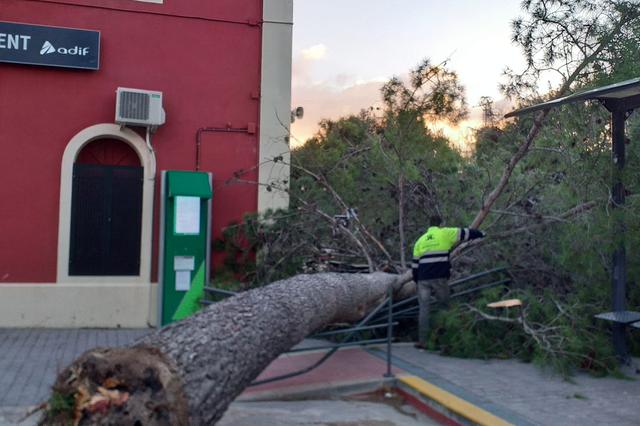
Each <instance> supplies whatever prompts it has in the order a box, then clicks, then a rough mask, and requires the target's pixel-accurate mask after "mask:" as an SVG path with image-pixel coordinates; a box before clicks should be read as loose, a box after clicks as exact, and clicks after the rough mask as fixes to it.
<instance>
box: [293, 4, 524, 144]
mask: <svg viewBox="0 0 640 426" xmlns="http://www.w3.org/2000/svg"><path fill="white" fill-rule="evenodd" d="M521 14H522V13H521V11H520V1H519V0H480V1H479V0H475V1H474V0H449V1H445V0H440V1H435V0H294V27H293V70H292V71H293V76H292V107H294V108H295V107H297V106H302V107H303V108H304V110H305V114H304V117H303V118H302V119H299V120H296V122H295V123H294V124H293V125H292V145H293V146H296V145H298V144H300V143H302V142H304V141H305V140H306V139H307V138H309V137H311V136H312V135H313V134H314V133H315V132H316V131H317V130H318V122H319V121H320V120H321V119H325V118H328V119H336V118H339V117H342V116H345V115H348V114H354V113H358V112H359V111H360V110H361V109H363V108H368V107H369V106H372V105H375V104H376V103H379V99H380V96H379V89H380V86H381V85H382V84H383V83H384V82H385V81H387V80H388V79H390V78H391V77H393V76H399V77H402V76H406V75H407V74H408V72H409V70H411V69H412V68H413V67H415V66H416V65H418V64H419V63H420V62H421V61H422V60H423V59H424V58H430V59H431V61H432V62H434V63H440V62H442V61H443V60H445V59H447V58H450V62H449V67H450V69H452V70H454V71H456V72H457V73H458V75H459V78H460V81H461V83H462V84H463V85H464V86H465V88H466V97H467V102H468V104H469V106H470V107H474V106H477V105H478V103H479V100H480V97H481V96H491V97H493V98H494V99H495V100H496V101H498V100H500V99H501V98H502V96H501V94H500V92H499V90H498V84H499V83H500V82H501V81H503V77H502V72H503V70H504V68H505V67H506V66H510V67H511V68H514V69H521V68H522V67H523V61H522V59H521V54H520V51H519V50H518V48H517V47H516V46H514V45H512V44H511V22H512V21H513V19H515V18H516V17H518V16H519V15H521ZM505 112H506V111H505ZM480 117H481V115H480V110H479V108H475V109H472V111H471V114H470V117H469V120H467V121H465V122H463V123H461V125H460V126H459V128H457V129H450V128H448V127H447V126H441V128H442V130H443V132H444V133H445V134H446V135H449V136H451V137H453V138H454V139H455V138H459V139H464V137H465V135H467V137H468V134H469V132H468V130H469V128H472V127H474V126H477V125H479V123H480Z"/></svg>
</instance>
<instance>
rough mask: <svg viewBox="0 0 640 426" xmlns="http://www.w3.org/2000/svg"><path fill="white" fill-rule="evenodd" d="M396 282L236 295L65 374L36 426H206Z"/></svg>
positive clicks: (389, 278) (295, 285)
mask: <svg viewBox="0 0 640 426" xmlns="http://www.w3.org/2000/svg"><path fill="white" fill-rule="evenodd" d="M398 278H399V276H397V275H391V274H385V273H380V272H378V273H373V274H331V273H328V274H315V275H298V276H295V277H292V278H289V279H286V280H282V281H278V282H275V283H273V284H271V285H268V286H266V287H262V288H258V289H254V290H251V291H247V292H245V293H241V294H239V295H237V296H235V297H232V298H230V299H227V300H225V301H223V302H220V303H217V304H214V305H212V306H210V307H208V308H207V309H205V310H203V311H201V312H199V313H198V314H196V315H194V316H192V317H190V318H187V319H185V320H183V321H180V322H177V323H174V324H171V325H169V326H167V327H165V328H162V329H160V330H158V331H156V332H154V333H152V334H150V335H148V336H146V337H144V338H143V339H141V340H140V341H138V342H135V343H134V344H133V345H131V346H130V347H127V348H108V349H93V350H90V351H87V352H86V353H84V354H83V355H82V356H80V357H79V358H78V359H76V360H75V361H74V362H73V363H72V364H71V365H70V366H69V367H67V368H66V369H65V370H64V371H62V372H61V373H60V374H59V375H58V377H57V380H56V383H55V384H54V387H53V394H52V398H51V400H50V402H49V404H48V407H47V411H46V412H45V415H44V417H43V419H42V421H41V423H42V424H70V423H74V424H80V425H83V424H104V425H106V424H110V425H113V424H117V425H187V424H193V425H205V424H206V425H211V424H213V423H215V422H216V421H217V420H219V419H220V418H221V417H222V415H223V413H224V411H225V410H226V408H227V407H228V405H229V404H230V403H231V401H233V399H234V398H236V397H237V396H238V395H239V394H240V393H241V392H242V391H243V389H244V388H245V387H246V386H247V385H249V384H250V383H251V382H252V381H253V380H254V379H255V378H256V377H257V376H258V375H259V374H260V372H261V371H263V370H264V369H265V368H266V367H267V366H268V365H269V363H271V361H273V360H274V359H275V358H276V357H278V355H280V354H281V353H283V352H285V351H287V350H289V349H290V348H291V347H292V346H294V345H295V344H297V343H299V342H300V341H301V340H302V339H304V338H305V336H308V335H309V334H311V333H313V332H314V331H316V330H319V329H321V328H323V327H325V326H327V325H329V324H331V323H334V322H351V321H355V320H357V319H359V318H361V317H362V316H363V315H364V314H365V313H366V312H367V311H368V310H369V309H370V308H371V307H372V306H375V305H376V304H378V303H379V302H381V301H382V300H383V298H384V297H385V295H386V292H387V290H388V288H389V287H390V286H391V287H392V288H393V289H394V290H398V289H399V288H400V287H401V285H402V280H399V279H398Z"/></svg>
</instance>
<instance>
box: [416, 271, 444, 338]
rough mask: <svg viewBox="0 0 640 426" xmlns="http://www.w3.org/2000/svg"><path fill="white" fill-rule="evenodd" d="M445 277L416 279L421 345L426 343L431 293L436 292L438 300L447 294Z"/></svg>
mask: <svg viewBox="0 0 640 426" xmlns="http://www.w3.org/2000/svg"><path fill="white" fill-rule="evenodd" d="M448 281H449V280H448V279H447V278H436V279H434V280H427V281H418V282H417V286H418V303H419V304H420V312H419V314H418V344H419V345H420V346H422V347H426V345H427V335H428V333H429V313H430V310H431V306H430V302H431V295H432V294H433V293H434V291H435V293H436V296H438V299H439V300H442V298H443V296H444V295H445V294H446V295H447V296H448V294H449V291H448V290H449V283H448Z"/></svg>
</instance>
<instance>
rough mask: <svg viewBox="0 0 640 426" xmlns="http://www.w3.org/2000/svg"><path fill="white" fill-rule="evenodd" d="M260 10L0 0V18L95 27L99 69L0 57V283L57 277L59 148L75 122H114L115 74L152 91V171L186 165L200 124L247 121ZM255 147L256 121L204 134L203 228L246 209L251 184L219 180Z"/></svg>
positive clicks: (206, 2) (243, 0) (175, 1)
mask: <svg viewBox="0 0 640 426" xmlns="http://www.w3.org/2000/svg"><path fill="white" fill-rule="evenodd" d="M123 9H126V10H123ZM261 16H262V1H260V0H216V1H211V0H165V3H164V4H162V5H157V4H147V3H140V2H135V1H132V0H67V1H58V0H1V2H0V21H11V22H20V23H29V24H38V25H49V26H60V27H71V28H80V29H89V30H98V31H100V32H101V37H100V39H101V57H100V69H99V70H98V71H84V70H82V71H81V70H71V69H56V68H48V67H41V66H28V65H14V64H6V63H0V182H1V183H0V283H1V282H13V283H15V282H54V281H55V280H56V258H57V244H58V209H59V196H60V166H61V161H62V155H63V152H64V149H65V147H66V145H67V143H68V142H69V140H70V139H71V138H72V137H73V136H74V135H75V134H76V133H77V132H79V131H80V130H82V129H84V128H86V127H88V126H91V125H94V124H98V123H113V121H114V112H115V90H116V88H117V87H118V86H120V87H131V88H139V89H148V90H158V91H162V92H163V104H164V105H163V106H164V109H165V111H166V113H167V121H166V124H165V125H163V126H162V127H160V129H159V130H158V132H157V133H156V134H155V135H154V137H153V145H154V148H155V150H156V158H157V169H158V171H160V170H167V169H171V170H194V168H195V156H196V152H195V138H196V131H197V129H199V128H201V127H223V126H226V125H228V124H230V125H231V126H233V127H247V126H248V125H249V124H250V123H253V124H258V122H259V106H260V105H259V102H260V101H259V98H258V97H257V96H256V94H258V93H259V90H260V88H259V85H260V66H261V28H260V27H259V26H258V25H256V23H257V22H259V21H260V20H261ZM229 21H233V22H229ZM257 158H258V135H257V133H252V134H250V133H238V134H224V133H206V134H203V136H202V149H201V164H200V170H201V171H209V172H213V174H214V199H213V217H212V222H213V231H214V237H217V236H219V235H220V232H221V228H222V227H223V226H224V225H226V224H228V223H230V222H231V221H234V220H240V219H241V218H242V215H243V214H244V213H245V212H251V211H255V210H256V208H257V190H256V187H255V186H254V185H250V184H246V185H232V186H230V185H227V184H225V182H226V180H227V179H229V178H230V177H231V176H232V174H233V172H234V171H236V170H239V169H243V170H251V169H252V168H254V167H255V165H256V163H257ZM256 177H257V173H255V172H251V173H249V174H248V175H245V176H244V178H245V179H247V180H256ZM156 183H157V185H156V192H155V193H156V197H155V198H156V208H155V210H156V211H155V219H154V252H153V258H154V262H153V263H154V267H153V268H154V270H155V267H156V260H155V259H156V258H157V235H158V232H157V231H158V215H157V210H158V204H159V185H158V183H159V182H158V180H157V182H156ZM153 276H154V277H155V273H154V274H153ZM154 279H155V278H154Z"/></svg>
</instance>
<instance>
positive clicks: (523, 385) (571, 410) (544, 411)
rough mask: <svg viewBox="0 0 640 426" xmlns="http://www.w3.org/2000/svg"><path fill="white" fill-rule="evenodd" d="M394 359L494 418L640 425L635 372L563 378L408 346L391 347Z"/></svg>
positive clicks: (638, 382)
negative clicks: (626, 375)
mask: <svg viewBox="0 0 640 426" xmlns="http://www.w3.org/2000/svg"><path fill="white" fill-rule="evenodd" d="M393 355H394V357H397V358H398V359H400V360H403V361H405V362H407V363H408V364H410V365H411V366H413V367H414V368H417V369H421V370H423V372H424V373H425V377H426V378H427V380H429V381H431V382H433V383H434V384H436V385H439V386H441V387H450V389H451V390H456V391H458V392H459V393H462V394H463V395H459V396H462V397H467V399H473V398H475V399H477V400H478V401H479V402H480V403H482V404H485V405H488V406H492V408H494V411H498V414H499V411H500V409H505V410H507V411H510V412H515V413H517V414H518V415H519V416H520V417H523V418H525V419H527V420H528V421H530V422H531V423H532V424H540V425H550V426H555V425H563V426H571V425H576V426H578V425H580V426H588V425H594V426H596V425H597V426H601V425H617V426H622V425H629V426H632V425H633V426H637V425H640V375H637V374H634V375H633V377H629V379H628V380H627V379H616V378H612V377H604V378H596V377H592V376H589V375H588V374H583V373H578V374H576V375H575V376H573V377H571V378H570V380H564V379H562V377H560V376H558V375H557V374H554V373H553V372H551V371H544V370H542V369H540V368H539V367H536V366H534V365H532V364H526V363H522V362H519V361H515V360H490V361H483V360H477V359H460V358H451V357H443V356H440V355H438V354H434V353H429V352H426V351H418V350H416V349H414V348H413V347H412V346H409V345H394V348H393ZM396 365H397V364H396ZM401 367H402V366H401ZM438 382H439V383H438ZM478 401H474V402H478ZM496 408H497V410H495V409H496Z"/></svg>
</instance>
